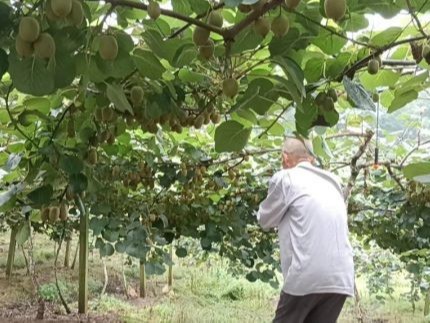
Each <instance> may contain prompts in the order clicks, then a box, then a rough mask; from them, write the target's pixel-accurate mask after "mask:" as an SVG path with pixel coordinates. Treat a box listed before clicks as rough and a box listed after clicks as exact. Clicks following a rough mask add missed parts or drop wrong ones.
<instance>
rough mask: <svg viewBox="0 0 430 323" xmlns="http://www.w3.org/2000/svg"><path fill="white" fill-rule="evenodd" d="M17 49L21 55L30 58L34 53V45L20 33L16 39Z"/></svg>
mask: <svg viewBox="0 0 430 323" xmlns="http://www.w3.org/2000/svg"><path fill="white" fill-rule="evenodd" d="M15 49H16V52H17V54H18V55H19V56H20V57H23V58H28V57H31V56H32V55H33V53H34V49H33V45H32V44H31V43H29V42H26V41H24V40H23V39H22V38H21V37H20V36H19V35H18V36H17V37H16V39H15Z"/></svg>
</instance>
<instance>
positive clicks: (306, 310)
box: [273, 292, 347, 323]
mask: <svg viewBox="0 0 430 323" xmlns="http://www.w3.org/2000/svg"><path fill="white" fill-rule="evenodd" d="M346 297H347V296H346V295H342V294H309V295H305V296H293V295H289V294H286V293H284V292H282V293H281V297H280V299H279V303H278V308H277V309H276V316H275V319H274V320H273V323H336V321H337V318H338V317H339V314H340V312H341V311H342V307H343V304H344V303H345V300H346Z"/></svg>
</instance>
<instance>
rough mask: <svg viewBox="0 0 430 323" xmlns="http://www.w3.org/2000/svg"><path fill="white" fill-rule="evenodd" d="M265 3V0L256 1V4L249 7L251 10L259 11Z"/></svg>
mask: <svg viewBox="0 0 430 323" xmlns="http://www.w3.org/2000/svg"><path fill="white" fill-rule="evenodd" d="M266 3H267V0H258V1H257V2H256V3H254V4H252V5H251V8H252V10H261V9H262V8H263V6H264V5H265V4H266Z"/></svg>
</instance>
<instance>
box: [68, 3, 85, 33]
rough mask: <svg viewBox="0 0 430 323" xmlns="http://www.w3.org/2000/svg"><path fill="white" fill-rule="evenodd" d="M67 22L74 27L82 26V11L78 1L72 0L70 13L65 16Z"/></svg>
mask: <svg viewBox="0 0 430 323" xmlns="http://www.w3.org/2000/svg"><path fill="white" fill-rule="evenodd" d="M67 20H68V21H69V22H70V23H71V24H73V25H74V26H76V27H79V26H80V25H82V23H83V21H84V9H82V4H81V2H80V1H78V0H72V11H71V12H70V14H69V15H68V16H67Z"/></svg>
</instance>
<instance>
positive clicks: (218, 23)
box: [208, 11, 224, 28]
mask: <svg viewBox="0 0 430 323" xmlns="http://www.w3.org/2000/svg"><path fill="white" fill-rule="evenodd" d="M208 23H209V25H212V26H215V27H219V28H222V25H223V23H224V18H223V17H222V15H221V13H220V12H219V11H212V12H211V13H210V14H209V17H208Z"/></svg>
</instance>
